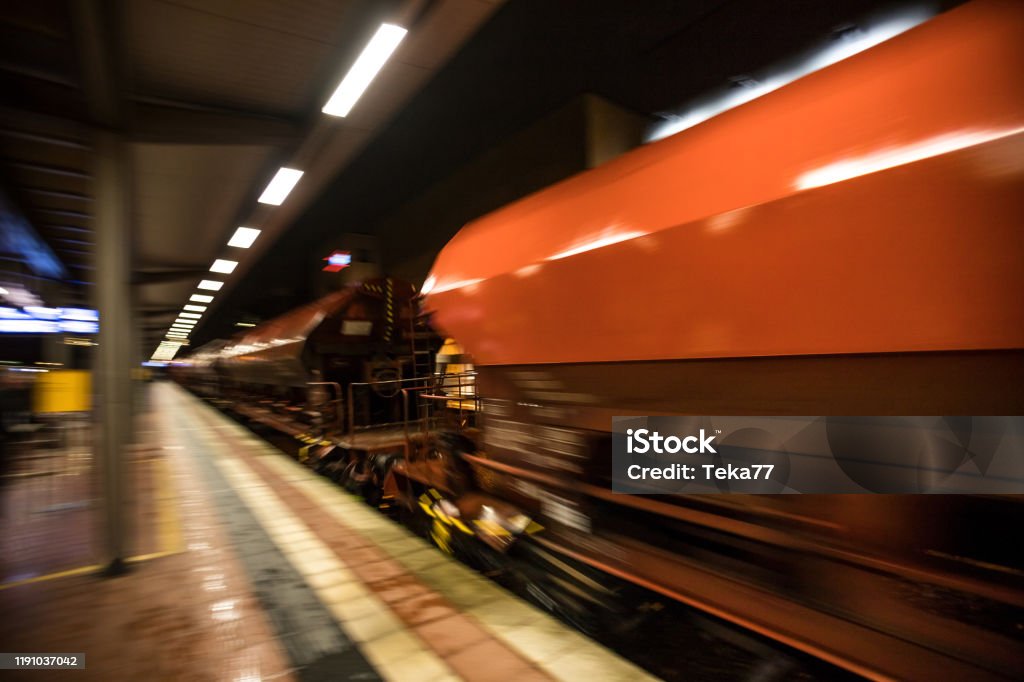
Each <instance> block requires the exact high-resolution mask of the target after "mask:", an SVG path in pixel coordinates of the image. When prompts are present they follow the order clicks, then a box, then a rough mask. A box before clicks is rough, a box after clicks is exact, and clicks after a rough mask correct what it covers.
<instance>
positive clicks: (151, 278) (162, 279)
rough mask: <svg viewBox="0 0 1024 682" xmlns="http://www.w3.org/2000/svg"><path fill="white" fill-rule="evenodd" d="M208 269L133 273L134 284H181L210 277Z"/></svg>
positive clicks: (175, 269) (176, 269)
mask: <svg viewBox="0 0 1024 682" xmlns="http://www.w3.org/2000/svg"><path fill="white" fill-rule="evenodd" d="M209 274H210V271H209V269H208V268H174V269H170V270H148V271H143V270H136V271H135V272H134V273H132V284H138V285H145V284H166V283H167V282H180V281H182V280H185V279H195V278H196V277H203V276H205V275H209Z"/></svg>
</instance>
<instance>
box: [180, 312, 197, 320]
mask: <svg viewBox="0 0 1024 682" xmlns="http://www.w3.org/2000/svg"><path fill="white" fill-rule="evenodd" d="M178 317H189V318H192V319H193V320H198V319H199V318H200V317H202V315H200V314H199V313H178Z"/></svg>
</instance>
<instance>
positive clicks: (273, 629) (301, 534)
mask: <svg viewBox="0 0 1024 682" xmlns="http://www.w3.org/2000/svg"><path fill="white" fill-rule="evenodd" d="M148 390H149V395H148V408H149V409H148V411H147V412H146V413H145V414H143V415H141V417H140V420H139V425H140V427H139V440H140V443H139V445H138V447H137V451H139V452H146V453H149V458H151V459H159V460H160V462H161V464H160V466H159V467H156V468H154V469H153V470H152V471H153V473H152V476H150V477H148V478H146V479H145V480H144V481H141V480H140V481H139V482H136V485H145V486H146V487H145V489H144V490H139V491H136V492H137V493H139V495H140V496H141V497H147V496H152V497H155V498H157V499H160V500H163V501H164V502H166V504H164V505H163V506H161V505H160V504H156V503H155V502H154V501H153V500H150V501H149V502H147V503H145V504H143V505H139V506H137V507H135V508H134V513H136V514H137V515H139V516H140V523H138V524H136V528H137V529H138V530H137V531H136V534H137V535H139V536H140V538H139V540H138V542H139V543H143V544H145V545H146V549H147V550H149V551H147V552H145V553H142V554H137V555H136V558H137V561H135V562H134V563H133V564H132V570H131V571H130V572H129V573H128V574H127V575H125V576H122V577H118V578H101V577H98V576H97V574H96V571H95V570H92V569H93V568H94V567H93V566H92V565H91V564H89V563H88V560H87V558H86V557H85V556H82V557H81V559H82V561H83V562H85V563H83V565H82V566H79V567H78V568H77V569H76V568H75V567H69V568H66V567H61V570H55V571H53V572H52V573H44V572H42V571H41V570H37V571H36V574H34V575H33V577H31V578H24V577H21V578H19V577H18V576H16V575H12V576H8V577H7V578H5V582H4V583H3V585H0V612H2V613H3V614H4V615H3V618H2V621H0V650H3V651H11V652H14V651H17V652H26V653H27V652H84V653H85V654H86V670H84V671H67V672H61V673H49V672H36V671H31V672H29V671H26V672H23V673H19V674H18V675H20V678H22V679H62V678H64V677H68V678H70V677H71V676H74V678H75V679H97V680H98V679H103V680H111V679H181V680H261V679H275V680H278V679H280V680H285V679H298V680H374V679H385V680H417V681H421V682H429V681H431V680H457V679H465V680H481V681H486V680H511V679H515V680H524V681H525V680H550V679H558V680H580V679H588V680H625V679H629V680H642V679H645V678H649V675H647V674H646V673H645V672H644V671H642V670H641V669H639V668H637V667H636V666H634V665H633V664H631V663H629V662H628V661H626V660H624V659H622V658H620V657H619V656H617V655H616V654H614V653H613V652H611V651H609V650H608V649H605V648H604V647H602V646H600V645H598V644H596V643H595V642H593V641H591V640H589V639H587V638H585V637H583V636H582V635H580V634H579V633H577V632H575V631H573V630H572V629H570V628H568V627H566V626H565V625H563V624H562V623H560V622H558V621H556V620H554V619H553V618H551V617H550V616H548V615H547V614H545V613H543V612H541V611H538V610H537V609H535V608H533V607H531V606H529V605H528V604H525V603H523V602H522V601H520V600H519V599H517V598H516V597H514V596H512V595H511V594H509V593H507V592H505V591H504V590H503V589H501V588H500V587H498V586H496V585H494V584H493V583H492V582H490V581H488V580H487V579H485V578H484V577H482V576H480V575H478V574H477V573H475V572H474V571H472V570H471V569H469V568H467V567H465V566H463V565H461V564H459V563H457V562H454V561H453V560H451V559H450V558H448V557H447V556H446V555H444V554H442V553H441V552H439V551H438V550H437V549H436V548H434V547H432V546H430V545H429V544H427V543H426V542H425V541H424V540H422V539H420V538H418V537H416V536H415V535H413V534H412V533H410V532H409V531H407V530H406V529H405V528H402V527H400V526H398V525H396V524H394V523H393V522H391V521H390V520H388V519H387V518H385V517H384V516H383V515H381V514H379V513H377V512H376V511H375V510H372V509H370V508H369V507H367V506H366V505H365V504H363V503H362V502H361V501H360V500H358V499H357V498H355V497H353V496H351V495H349V494H348V493H346V492H345V491H343V490H341V489H340V488H338V487H337V486H335V485H334V484H332V483H330V482H329V481H327V480H325V479H322V478H321V477H319V476H317V475H316V474H314V473H313V472H311V471H309V470H308V469H306V468H305V467H303V466H302V465H300V464H298V463H296V462H294V461H292V460H291V459H289V458H287V457H286V456H284V455H283V454H282V453H281V452H280V451H278V450H276V449H274V448H273V447H271V446H269V445H268V444H267V443H266V442H264V441H263V440H261V439H259V438H257V437H256V436H254V435H253V434H251V433H250V432H249V431H247V430H246V429H244V428H243V427H241V426H240V425H238V424H237V423H235V422H233V421H232V420H230V419H228V418H227V417H225V416H224V415H222V414H220V413H218V412H216V411H215V410H213V409H212V408H211V407H209V406H207V405H206V404H204V403H202V402H201V401H199V400H198V399H197V398H195V397H193V396H192V395H190V394H188V393H187V392H185V391H184V390H182V389H180V388H178V387H177V386H175V385H173V384H169V383H157V384H153V385H152V386H150V387H149V389H148ZM161 491H163V492H162V493H161ZM40 532H44V533H45V532H53V531H52V528H50V529H49V530H44V531H40ZM81 532H86V531H84V530H83V531H81ZM40 541H42V542H45V538H42V539H41V540H40ZM28 563H31V561H28ZM24 564H25V562H23V564H21V565H19V571H20V573H19V575H22V576H24V575H28V574H27V573H26V571H29V570H30V569H31V568H32V567H31V566H28V565H24ZM47 568H53V566H49V565H48V566H47Z"/></svg>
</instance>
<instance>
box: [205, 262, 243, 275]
mask: <svg viewBox="0 0 1024 682" xmlns="http://www.w3.org/2000/svg"><path fill="white" fill-rule="evenodd" d="M236 267H238V261H234V260H224V259H223V258H218V259H217V260H215V261H213V265H211V266H210V272H222V273H224V274H225V275H230V274H231V273H232V272H234V271H235V268H236Z"/></svg>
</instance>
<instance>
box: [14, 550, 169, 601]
mask: <svg viewBox="0 0 1024 682" xmlns="http://www.w3.org/2000/svg"><path fill="white" fill-rule="evenodd" d="M180 553H181V552H180V551H178V552H152V553H150V554H139V555H137V556H133V557H128V558H127V559H125V561H126V562H127V563H129V564H138V563H142V562H143V561H150V560H152V559H160V558H162V557H165V556H171V555H173V554H180ZM101 570H103V566H101V565H100V564H93V565H91V566H79V567H78V568H69V569H67V570H65V571H56V572H54V573H47V574H46V575H36V576H33V577H31V578H24V579H22V580H14V581H12V582H9V583H0V592H2V591H4V590H9V589H11V588H13V587H21V586H22V585H31V584H33V583H41V582H46V581H47V580H58V579H60V578H73V577H75V576H78V575H87V574H89V573H99V572H100V571H101Z"/></svg>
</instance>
